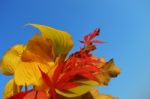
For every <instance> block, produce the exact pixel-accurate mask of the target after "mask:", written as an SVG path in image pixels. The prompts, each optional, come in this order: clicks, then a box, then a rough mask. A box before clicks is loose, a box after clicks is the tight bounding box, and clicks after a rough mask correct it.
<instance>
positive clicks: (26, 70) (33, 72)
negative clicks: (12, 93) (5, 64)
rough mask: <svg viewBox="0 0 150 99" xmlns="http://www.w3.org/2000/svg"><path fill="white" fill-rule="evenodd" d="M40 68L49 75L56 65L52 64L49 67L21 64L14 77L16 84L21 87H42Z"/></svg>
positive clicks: (38, 64)
mask: <svg viewBox="0 0 150 99" xmlns="http://www.w3.org/2000/svg"><path fill="white" fill-rule="evenodd" d="M39 68H40V69H41V70H42V71H44V72H46V73H47V72H49V71H50V70H51V69H52V68H54V63H53V62H51V63H49V65H45V64H41V63H37V62H20V63H19V64H18V67H17V69H16V71H15V75H14V79H15V82H16V84H17V85H19V86H21V85H25V84H26V85H34V86H41V85H40V84H41V82H40V78H41V73H40V71H39Z"/></svg>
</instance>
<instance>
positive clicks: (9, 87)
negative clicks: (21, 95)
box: [3, 79, 21, 99]
mask: <svg viewBox="0 0 150 99" xmlns="http://www.w3.org/2000/svg"><path fill="white" fill-rule="evenodd" d="M20 90H21V88H19V87H18V86H17V85H16V83H15V81H14V79H11V80H9V82H8V83H7V84H6V86H5V89H4V92H3V99H7V98H8V97H10V96H13V95H14V94H16V93H17V92H19V91H20Z"/></svg>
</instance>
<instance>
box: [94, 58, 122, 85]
mask: <svg viewBox="0 0 150 99" xmlns="http://www.w3.org/2000/svg"><path fill="white" fill-rule="evenodd" d="M99 68H100V70H101V72H100V73H99V74H98V75H97V78H98V80H99V82H100V85H108V83H109V81H110V79H111V78H112V77H116V76H117V75H118V74H119V73H120V68H118V67H117V66H116V65H115V64H114V61H113V59H111V60H110V61H109V62H107V63H105V64H104V65H100V66H99Z"/></svg>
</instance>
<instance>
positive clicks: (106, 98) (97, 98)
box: [90, 89, 118, 99]
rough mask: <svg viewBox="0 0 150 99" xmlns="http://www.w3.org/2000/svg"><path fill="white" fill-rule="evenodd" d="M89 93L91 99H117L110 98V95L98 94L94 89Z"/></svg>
mask: <svg viewBox="0 0 150 99" xmlns="http://www.w3.org/2000/svg"><path fill="white" fill-rule="evenodd" d="M90 93H91V95H92V97H93V99H118V98H117V97H112V96H111V95H106V94H100V93H99V92H98V90H96V89H93V90H91V91H90Z"/></svg>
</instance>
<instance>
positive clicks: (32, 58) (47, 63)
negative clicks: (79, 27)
mask: <svg viewBox="0 0 150 99" xmlns="http://www.w3.org/2000/svg"><path fill="white" fill-rule="evenodd" d="M31 25H32V26H33V27H35V28H38V29H39V30H40V31H41V34H42V35H38V34H36V35H35V36H34V37H32V38H31V39H30V40H29V41H28V43H27V44H26V45H22V44H18V45H15V46H13V47H12V48H10V49H9V50H8V51H7V52H6V53H5V54H4V56H3V57H2V62H1V71H2V73H3V74H6V75H14V78H13V79H12V80H11V81H9V82H8V83H7V85H6V87H5V91H4V95H3V97H4V98H6V97H7V96H8V94H9V93H11V95H13V94H15V93H16V89H17V88H11V89H9V88H8V87H10V86H13V87H18V86H24V85H33V86H40V84H39V82H40V81H39V80H40V78H41V73H40V71H39V68H40V69H41V70H42V71H44V72H45V73H47V72H51V71H52V70H53V68H54V67H55V66H56V65H57V63H58V62H59V61H61V60H60V59H64V58H60V57H65V56H66V55H67V53H68V52H69V51H70V50H71V48H72V47H73V41H72V38H71V36H70V35H69V34H68V33H67V32H64V31H60V30H56V29H53V28H50V27H47V26H43V25H39V24H31ZM7 89H9V90H7Z"/></svg>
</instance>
